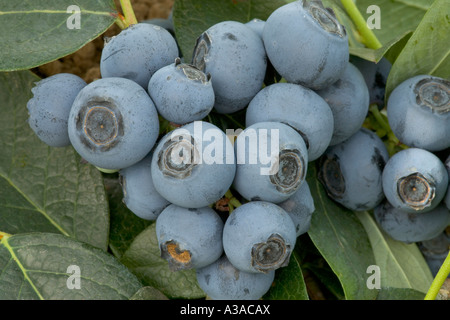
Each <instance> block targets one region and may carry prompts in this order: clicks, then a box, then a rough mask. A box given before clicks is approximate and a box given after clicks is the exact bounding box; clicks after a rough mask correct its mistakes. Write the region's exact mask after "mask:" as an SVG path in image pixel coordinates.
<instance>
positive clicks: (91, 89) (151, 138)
mask: <svg viewBox="0 0 450 320" xmlns="http://www.w3.org/2000/svg"><path fill="white" fill-rule="evenodd" d="M68 131H69V138H70V141H71V143H72V145H73V147H74V148H75V150H76V151H77V152H78V153H79V154H80V155H81V156H82V157H83V158H84V159H85V160H86V161H88V162H89V163H91V164H93V165H94V166H96V167H99V168H103V169H111V170H118V169H123V168H126V167H129V166H131V165H133V164H135V163H137V162H138V161H140V160H142V159H143V158H144V157H145V156H146V155H147V154H148V153H149V152H150V150H151V149H152V148H153V146H154V144H155V142H156V139H157V137H158V134H159V119H158V113H157V111H156V108H155V105H154V104H153V102H152V100H151V98H150V97H149V95H148V94H147V92H146V91H145V90H144V89H143V88H142V87H141V86H139V85H138V84H137V83H136V82H134V81H131V80H128V79H125V78H104V79H99V80H96V81H94V82H92V83H90V84H88V85H87V86H86V87H84V88H83V89H82V90H81V91H80V93H79V94H78V95H77V97H76V99H75V101H74V103H73V106H72V109H71V111H70V115H69V120H68Z"/></svg>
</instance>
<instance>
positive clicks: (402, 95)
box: [387, 75, 450, 152]
mask: <svg viewBox="0 0 450 320" xmlns="http://www.w3.org/2000/svg"><path fill="white" fill-rule="evenodd" d="M387 117H388V121H389V125H390V127H391V129H392V132H393V133H394V135H395V136H396V137H397V138H398V139H399V140H400V142H402V143H403V144H405V145H407V146H409V147H413V148H421V149H426V150H428V151H431V152H436V151H441V150H444V149H447V148H449V147H450V81H449V80H446V79H443V78H439V77H435V76H429V75H418V76H414V77H412V78H409V79H407V80H405V81H403V82H402V83H400V84H399V85H398V86H397V87H396V88H395V89H394V90H393V91H392V93H391V95H390V96H389V98H388V101H387Z"/></svg>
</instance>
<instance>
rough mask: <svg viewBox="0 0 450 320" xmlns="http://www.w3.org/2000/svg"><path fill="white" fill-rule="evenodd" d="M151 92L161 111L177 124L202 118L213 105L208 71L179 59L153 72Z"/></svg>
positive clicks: (150, 85)
mask: <svg viewBox="0 0 450 320" xmlns="http://www.w3.org/2000/svg"><path fill="white" fill-rule="evenodd" d="M148 92H149V94H150V97H151V98H152V100H153V102H154V103H155V106H156V108H157V109H158V113H159V114H160V115H161V116H162V117H163V118H164V119H166V120H168V121H171V122H173V123H176V124H185V123H189V122H192V121H195V120H202V119H203V118H204V117H206V116H207V115H208V114H209V112H210V111H211V110H212V108H213V107H214V89H213V87H212V84H211V79H210V77H209V75H206V74H205V73H203V72H202V71H200V70H199V69H197V68H196V67H195V66H192V65H190V64H186V63H181V61H180V59H176V61H175V63H173V64H170V65H168V66H165V67H162V68H161V69H159V70H158V71H156V72H155V73H154V74H153V76H152V77H151V78H150V81H149V83H148Z"/></svg>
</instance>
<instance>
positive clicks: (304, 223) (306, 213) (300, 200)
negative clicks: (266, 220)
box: [278, 181, 316, 237]
mask: <svg viewBox="0 0 450 320" xmlns="http://www.w3.org/2000/svg"><path fill="white" fill-rule="evenodd" d="M278 205H279V206H280V207H281V208H283V209H284V210H285V211H286V212H287V213H288V214H289V216H290V217H291V219H292V221H293V222H294V225H295V231H296V232H297V237H299V236H300V235H302V234H304V233H306V232H308V230H309V227H310V226H311V218H312V215H313V213H314V211H315V210H316V207H315V205H314V198H313V197H312V194H311V189H310V188H309V185H308V182H307V181H303V183H302V184H301V185H300V187H299V188H298V190H297V191H295V193H294V194H293V195H292V196H290V197H289V199H287V200H285V201H283V202H281V203H278Z"/></svg>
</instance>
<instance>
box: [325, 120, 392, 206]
mask: <svg viewBox="0 0 450 320" xmlns="http://www.w3.org/2000/svg"><path fill="white" fill-rule="evenodd" d="M388 160H389V153H388V151H387V149H386V146H385V144H384V143H383V141H382V140H381V139H380V138H379V137H378V136H377V134H376V133H375V132H373V131H370V130H368V129H366V128H361V129H360V130H358V132H356V133H355V134H354V135H352V136H351V137H350V138H349V139H347V140H345V141H344V142H341V143H339V144H336V145H334V146H330V147H329V148H328V149H327V150H326V151H325V153H324V154H323V156H322V157H321V158H320V161H319V174H318V178H319V180H320V181H321V183H322V184H323V186H324V187H325V190H326V191H327V193H328V195H329V197H330V198H332V199H333V200H334V201H336V202H338V203H340V204H341V205H343V206H344V207H346V208H347V209H350V210H354V211H364V210H371V209H373V208H374V207H375V206H377V205H378V204H379V203H380V202H381V201H382V200H383V199H384V193H383V185H382V174H383V170H384V167H385V165H386V163H387V162H388Z"/></svg>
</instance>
